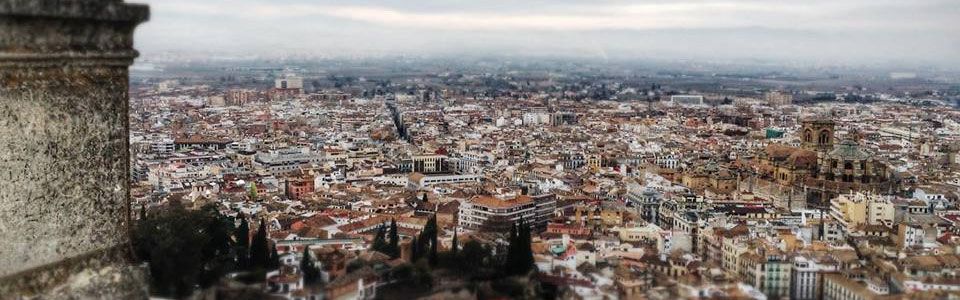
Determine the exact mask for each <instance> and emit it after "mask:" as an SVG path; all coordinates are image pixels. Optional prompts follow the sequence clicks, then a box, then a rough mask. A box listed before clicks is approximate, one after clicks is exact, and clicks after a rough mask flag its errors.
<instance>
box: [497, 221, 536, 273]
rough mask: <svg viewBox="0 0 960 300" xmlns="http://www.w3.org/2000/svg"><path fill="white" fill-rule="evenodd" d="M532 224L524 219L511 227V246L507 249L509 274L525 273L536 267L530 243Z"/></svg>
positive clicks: (507, 269)
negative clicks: (527, 223)
mask: <svg viewBox="0 0 960 300" xmlns="http://www.w3.org/2000/svg"><path fill="white" fill-rule="evenodd" d="M530 243H531V237H530V226H529V225H526V223H525V222H524V221H523V219H521V220H520V224H519V225H514V226H512V227H511V228H510V246H509V248H508V250H507V259H506V266H505V268H504V270H505V271H506V272H507V275H524V274H527V273H528V272H530V269H532V268H533V267H534V264H535V261H534V259H533V248H532V247H531V245H530Z"/></svg>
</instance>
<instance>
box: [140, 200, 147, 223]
mask: <svg viewBox="0 0 960 300" xmlns="http://www.w3.org/2000/svg"><path fill="white" fill-rule="evenodd" d="M146 219H147V205H146V204H143V205H140V221H143V220H146Z"/></svg>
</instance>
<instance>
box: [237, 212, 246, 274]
mask: <svg viewBox="0 0 960 300" xmlns="http://www.w3.org/2000/svg"><path fill="white" fill-rule="evenodd" d="M237 217H238V218H240V227H237V230H236V231H235V232H234V233H233V236H234V237H235V238H236V240H237V242H236V244H237V247H236V248H237V250H236V252H237V265H238V266H239V268H240V269H242V270H246V269H247V268H248V267H250V264H249V261H248V260H249V256H250V224H249V223H247V217H246V216H245V215H244V214H243V213H240V214H238V215H237Z"/></svg>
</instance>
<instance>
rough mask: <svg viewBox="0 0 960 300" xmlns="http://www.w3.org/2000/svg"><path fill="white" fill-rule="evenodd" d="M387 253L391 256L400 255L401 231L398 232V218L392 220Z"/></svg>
mask: <svg viewBox="0 0 960 300" xmlns="http://www.w3.org/2000/svg"><path fill="white" fill-rule="evenodd" d="M387 252H388V253H387V254H390V257H391V258H397V257H400V233H398V232H397V220H396V219H391V220H390V245H389V246H388V247H387Z"/></svg>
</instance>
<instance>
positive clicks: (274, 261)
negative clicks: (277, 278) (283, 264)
mask: <svg viewBox="0 0 960 300" xmlns="http://www.w3.org/2000/svg"><path fill="white" fill-rule="evenodd" d="M277 268H280V254H279V253H277V244H272V245H271V246H270V259H269V260H268V261H267V269H270V270H276V269H277Z"/></svg>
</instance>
